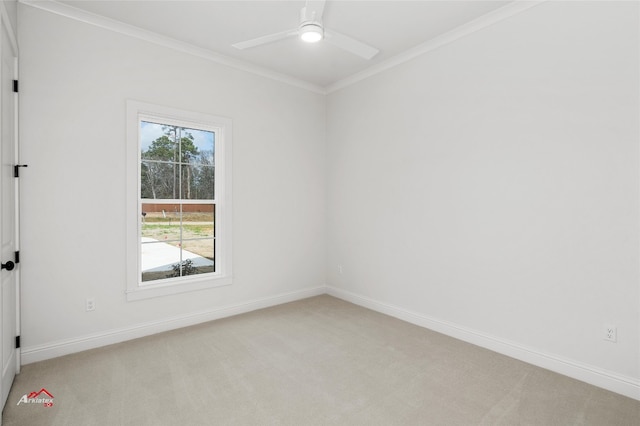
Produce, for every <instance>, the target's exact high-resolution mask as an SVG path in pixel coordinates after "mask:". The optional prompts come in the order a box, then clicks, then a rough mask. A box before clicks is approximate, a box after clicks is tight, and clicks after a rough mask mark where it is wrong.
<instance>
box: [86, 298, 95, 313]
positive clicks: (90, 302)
mask: <svg viewBox="0 0 640 426" xmlns="http://www.w3.org/2000/svg"><path fill="white" fill-rule="evenodd" d="M85 310H86V311H87V312H89V311H95V310H96V299H94V298H93V297H89V298H87V300H86V303H85Z"/></svg>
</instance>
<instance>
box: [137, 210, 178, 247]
mask: <svg viewBox="0 0 640 426" xmlns="http://www.w3.org/2000/svg"><path fill="white" fill-rule="evenodd" d="M141 207H142V218H141V220H142V226H141V229H142V236H143V237H150V238H155V239H157V240H166V239H171V240H180V219H181V218H180V216H181V208H180V204H159V203H142V206H141Z"/></svg>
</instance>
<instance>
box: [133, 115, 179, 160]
mask: <svg viewBox="0 0 640 426" xmlns="http://www.w3.org/2000/svg"><path fill="white" fill-rule="evenodd" d="M176 141H177V128H176V126H165V125H162V124H157V123H149V122H146V121H141V122H140V149H141V151H142V152H141V155H142V159H143V160H158V161H172V162H178V161H179V157H178V156H179V146H178V144H177V143H176Z"/></svg>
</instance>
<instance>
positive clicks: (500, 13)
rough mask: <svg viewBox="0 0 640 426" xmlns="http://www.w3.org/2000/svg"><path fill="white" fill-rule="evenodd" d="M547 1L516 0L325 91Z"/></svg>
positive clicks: (384, 68)
mask: <svg viewBox="0 0 640 426" xmlns="http://www.w3.org/2000/svg"><path fill="white" fill-rule="evenodd" d="M547 1H549V0H514V1H513V2H512V3H509V4H507V5H505V6H502V7H500V8H498V9H496V10H494V11H491V12H489V13H487V14H484V15H482V16H480V17H478V18H476V19H474V20H472V21H469V22H467V23H465V24H462V25H460V26H459V27H456V28H454V29H453V30H451V31H448V32H446V33H444V34H441V35H439V36H438V37H435V38H433V39H431V40H428V41H426V42H424V43H422V44H419V45H417V46H416V47H413V48H411V49H409V50H406V51H404V52H402V53H400V54H398V55H396V56H393V57H391V58H389V59H386V60H385V61H382V62H380V63H379V64H376V65H373V66H371V67H369V68H367V69H365V70H364V71H361V72H358V73H356V74H353V75H351V76H349V77H346V78H344V79H342V80H339V81H337V82H335V83H333V84H330V85H328V86H326V87H325V91H326V93H327V94H329V93H332V92H335V91H337V90H340V89H344V88H345V87H348V86H351V85H352V84H355V83H358V82H360V81H362V80H365V79H367V78H369V77H373V76H374V75H377V74H380V73H382V72H384V71H386V70H388V69H391V68H394V67H397V66H398V65H401V64H403V63H405V62H408V61H411V60H412V59H415V58H417V57H419V56H422V55H424V54H426V53H429V52H431V51H433V50H436V49H438V48H440V47H442V46H445V45H447V44H449V43H453V42H454V41H456V40H458V39H460V38H462V37H465V36H467V35H469V34H473V33H475V32H476V31H480V30H482V29H484V28H487V27H489V26H491V25H493V24H496V23H498V22H501V21H503V20H505V19H507V18H510V17H512V16H514V15H517V14H519V13H521V12H524V11H525V10H528V9H531V8H532V7H535V6H538V5H540V4H542V3H545V2H547Z"/></svg>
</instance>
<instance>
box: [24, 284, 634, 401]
mask: <svg viewBox="0 0 640 426" xmlns="http://www.w3.org/2000/svg"><path fill="white" fill-rule="evenodd" d="M321 294H329V295H331V296H334V297H337V298H339V299H343V300H346V301H348V302H351V303H354V304H356V305H360V306H363V307H365V308H368V309H371V310H373V311H376V312H380V313H383V314H386V315H389V316H392V317H395V318H398V319H401V320H403V321H406V322H409V323H411V324H415V325H418V326H420V327H424V328H428V329H430V330H434V331H437V332H439V333H442V334H445V335H447V336H451V337H453V338H456V339H460V340H463V341H465V342H469V343H472V344H475V345H477V346H480V347H483V348H486V349H489V350H492V351H494V352H497V353H500V354H503V355H506V356H509V357H511V358H515V359H519V360H521V361H524V362H527V363H529V364H532V365H536V366H538V367H542V368H545V369H547V370H551V371H554V372H556V373H559V374H563V375H565V376H568V377H572V378H574V379H577V380H580V381H583V382H586V383H589V384H592V385H594V386H598V387H601V388H603V389H607V390H610V391H612V392H616V393H619V394H621V395H624V396H627V397H629V398H633V399H636V400H640V380H637V379H634V378H632V377H625V376H622V375H619V374H616V373H613V372H610V371H606V370H602V369H600V368H597V367H593V366H590V365H586V364H582V363H579V362H577V361H574V360H570V359H565V358H562V357H560V356H556V355H553V354H546V353H544V352H540V351H538V350H535V349H532V348H528V347H526V346H523V345H520V344H518V343H515V342H510V341H507V340H504V339H500V338H498V337H495V336H490V335H488V334H485V333H482V332H479V331H477V330H472V329H469V328H467V327H462V326H459V325H457V324H453V323H450V322H447V321H442V320H439V319H436V318H432V317H429V316H426V315H423V314H419V313H416V312H412V311H409V310H406V309H404V308H401V307H398V306H393V305H390V304H387V303H383V302H379V301H377V300H373V299H370V298H368V297H365V296H362V295H359V294H355V293H351V292H349V291H346V290H342V289H339V288H335V287H325V286H320V287H313V288H308V289H305V290H300V291H295V292H291V293H285V294H280V295H276V296H270V297H265V298H261V299H255V300H250V301H247V302H243V303H238V304H234V305H230V306H222V307H218V308H214V309H210V310H206V311H200V312H193V313H190V314H185V315H180V316H176V317H172V318H167V319H163V320H158V321H152V322H147V323H142V324H138V325H134V326H130V327H124V328H119V329H113V330H107V331H105V332H102V333H96V334H91V335H87V336H82V337H78V338H74V339H68V340H61V341H57V342H52V343H47V344H44V345H38V346H28V347H24V348H23V349H22V351H21V352H22V353H21V356H22V364H23V365H25V364H30V363H33V362H38V361H44V360H46V359H50V358H56V357H59V356H62V355H68V354H72V353H76V352H81V351H85V350H88V349H95V348H99V347H102V346H106V345H111V344H114V343H120V342H124V341H126V340H132V339H137V338H139V337H145V336H150V335H152V334H156V333H162V332H164V331H170V330H175V329H177V328H182V327H187V326H190V325H195V324H200V323H203V322H207V321H213V320H216V319H220V318H225V317H229V316H233V315H238V314H242V313H246V312H251V311H255V310H257V309H262V308H268V307H270V306H276V305H280V304H282V303H288V302H293V301H296V300H300V299H305V298H307V297H312V296H318V295H321Z"/></svg>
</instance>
